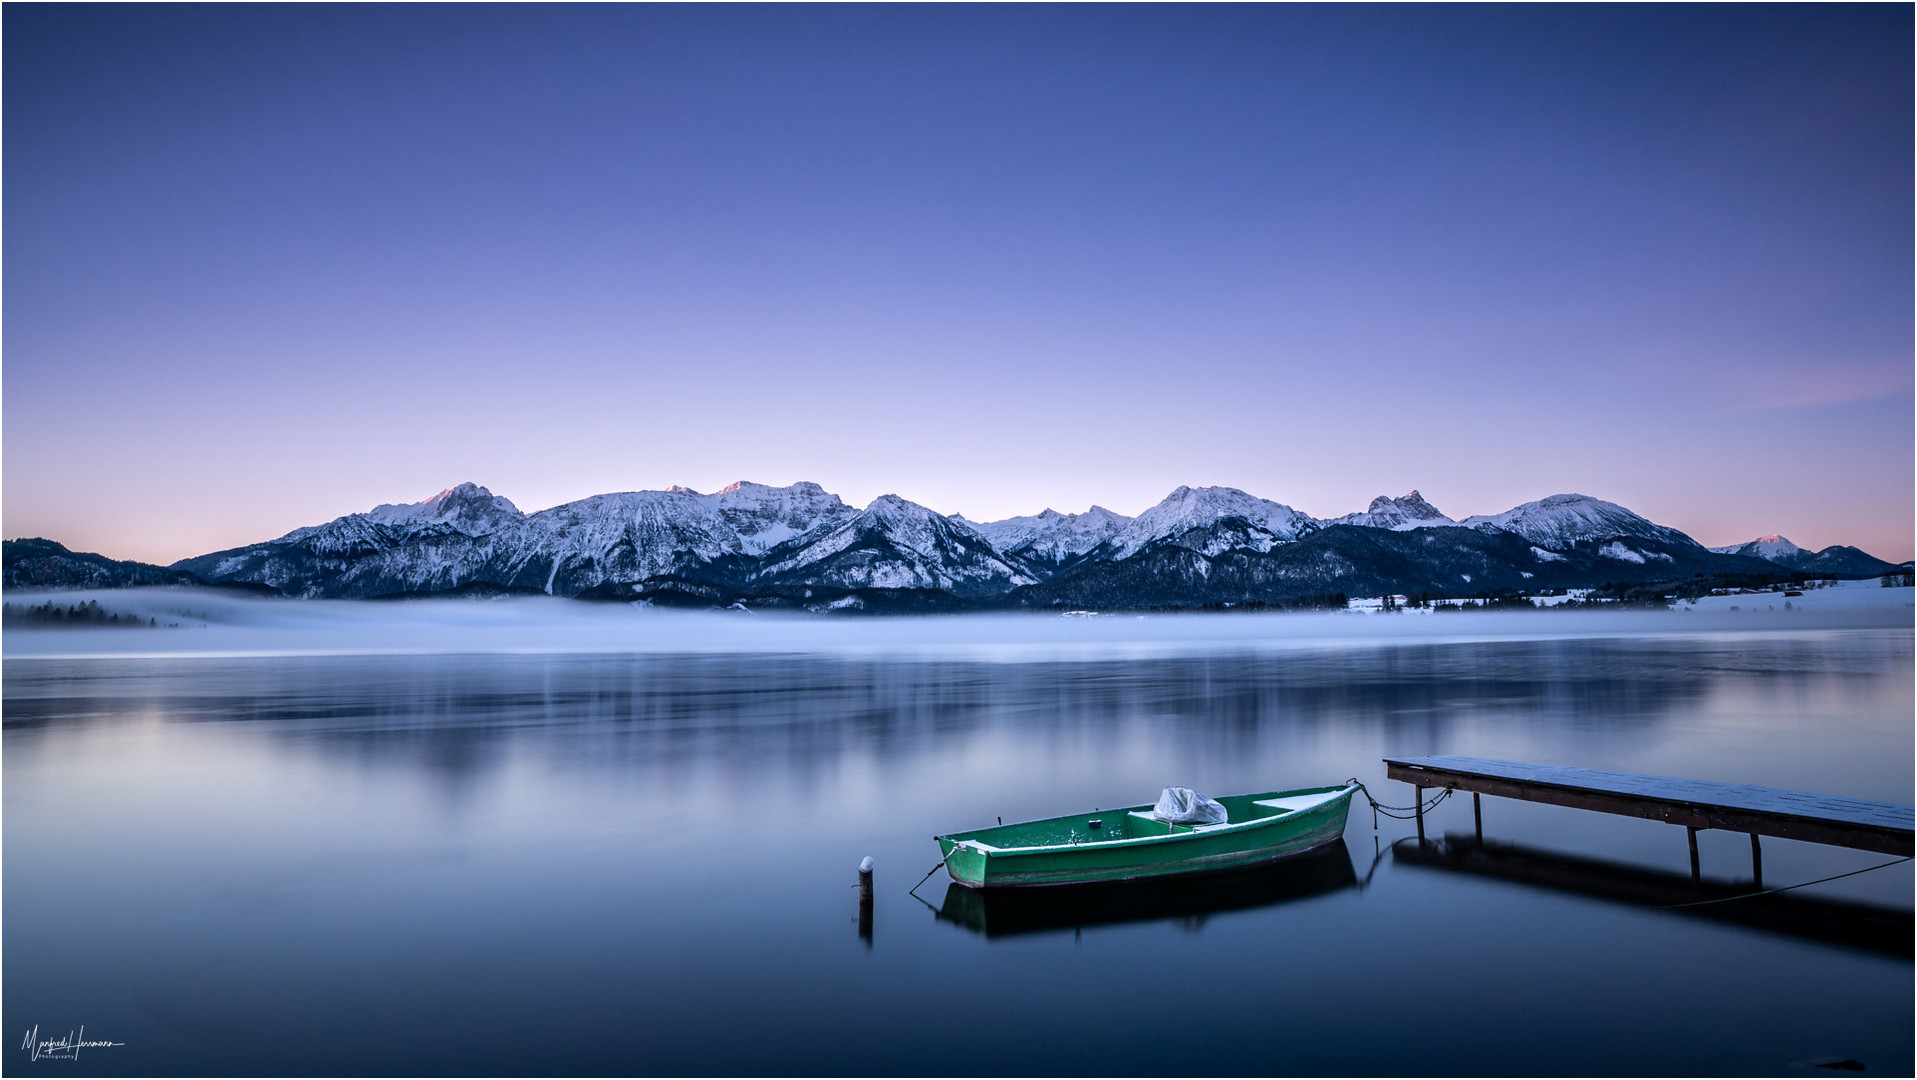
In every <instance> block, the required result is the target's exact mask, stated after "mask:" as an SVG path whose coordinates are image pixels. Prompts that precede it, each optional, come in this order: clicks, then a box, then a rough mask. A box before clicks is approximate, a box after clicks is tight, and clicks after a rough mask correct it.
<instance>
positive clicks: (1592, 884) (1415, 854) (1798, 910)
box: [1391, 833, 1914, 961]
mask: <svg viewBox="0 0 1917 1080" xmlns="http://www.w3.org/2000/svg"><path fill="white" fill-rule="evenodd" d="M1391 861H1392V863H1393V865H1394V866H1395V865H1405V866H1411V867H1418V868H1425V869H1434V870H1445V871H1451V872H1455V873H1463V874H1469V875H1472V876H1474V877H1483V878H1497V879H1500V880H1504V881H1514V882H1518V883H1521V884H1525V885H1533V886H1536V887H1538V888H1541V889H1550V890H1553V891H1556V892H1565V893H1575V894H1577V895H1579V896H1588V897H1593V898H1596V899H1600V900H1610V901H1614V902H1617V903H1621V904H1630V905H1633V906H1636V907H1645V908H1653V909H1663V910H1668V911H1670V912H1671V913H1672V914H1674V915H1683V916H1687V917H1690V918H1694V919H1706V920H1709V921H1712V922H1722V923H1731V924H1735V925H1737V926H1744V927H1748V928H1750V929H1753V930H1762V931H1765V932H1767V933H1773V934H1780V935H1784V936H1786V937H1794V938H1801V939H1803V940H1807V941H1817V942H1822V943H1824V944H1826V945H1838V946H1842V947H1845V948H1851V949H1860V950H1863V951H1865V952H1872V953H1878V954H1880V955H1883V956H1891V957H1896V958H1898V959H1901V960H1905V961H1909V960H1910V959H1911V954H1912V948H1913V944H1914V939H1913V933H1912V923H1913V919H1912V913H1911V912H1910V911H1908V910H1904V909H1901V908H1892V907H1883V906H1879V905H1876V904H1865V903H1858V902H1855V901H1849V900H1832V899H1827V898H1824V897H1819V896H1810V895H1805V894H1802V893H1770V894H1767V895H1762V896H1749V895H1747V894H1749V893H1752V892H1755V891H1757V886H1756V885H1755V884H1753V883H1752V882H1749V881H1739V882H1714V881H1705V882H1703V883H1702V884H1701V885H1696V884H1693V883H1692V881H1691V877H1690V875H1689V874H1688V873H1683V874H1674V873H1667V872H1665V871H1662V870H1652V869H1648V868H1646V867H1642V866H1633V865H1630V864H1628V863H1619V862H1612V861H1609V860H1606V859H1592V858H1586V857H1583V856H1578V855H1566V854H1562V853H1559V852H1554V851H1545V850H1542V849H1538V848H1531V847H1525V846H1523V845H1519V844H1509V843H1501V842H1499V841H1495V840H1480V839H1478V838H1477V837H1475V836H1473V835H1470V834H1467V833H1451V834H1447V835H1446V836H1445V838H1444V839H1443V840H1438V841H1428V842H1426V843H1422V844H1421V843H1419V842H1418V841H1417V840H1415V839H1407V840H1401V841H1399V842H1398V843H1397V844H1394V845H1393V846H1392V848H1391ZM1731 897H1739V899H1730V898H1731ZM1700 900H1717V901H1722V902H1721V903H1707V904H1697V901H1700ZM1678 905H1696V906H1688V907H1686V906H1678Z"/></svg>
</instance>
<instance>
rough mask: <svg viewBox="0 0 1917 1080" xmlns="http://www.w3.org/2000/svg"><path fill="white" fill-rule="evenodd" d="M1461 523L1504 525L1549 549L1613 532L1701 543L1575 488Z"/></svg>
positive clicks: (1668, 541)
mask: <svg viewBox="0 0 1917 1080" xmlns="http://www.w3.org/2000/svg"><path fill="white" fill-rule="evenodd" d="M1460 524H1462V525H1466V526H1470V527H1473V528H1480V529H1482V528H1494V529H1503V530H1505V531H1507V532H1513V533H1517V534H1518V535H1519V536H1522V537H1524V538H1525V539H1527V540H1529V541H1531V542H1532V543H1534V544H1540V545H1543V546H1544V547H1546V548H1552V549H1556V548H1562V547H1565V546H1568V545H1571V544H1576V543H1578V542H1580V541H1584V540H1602V539H1606V538H1610V537H1616V536H1634V537H1639V538H1642V539H1646V540H1656V541H1659V542H1661V543H1666V544H1676V545H1680V546H1683V547H1693V548H1695V547H1701V546H1702V545H1700V544H1698V542H1697V541H1695V540H1693V539H1691V538H1690V537H1688V536H1686V535H1684V534H1683V533H1681V532H1679V531H1678V530H1676V529H1672V528H1669V527H1666V526H1663V525H1657V524H1653V523H1652V522H1651V521H1649V520H1647V519H1645V518H1643V517H1641V516H1639V515H1637V514H1635V513H1633V512H1631V511H1630V510H1627V509H1625V508H1624V507H1622V506H1619V505H1618V504H1616V503H1613V502H1605V501H1604V500H1603V499H1598V498H1593V497H1592V496H1589V495H1580V494H1578V493H1576V492H1565V493H1562V494H1558V495H1547V496H1545V497H1544V498H1542V499H1538V500H1535V501H1533V502H1528V503H1522V504H1520V505H1518V506H1514V507H1512V508H1511V509H1509V510H1506V511H1505V512H1504V513H1502V514H1478V515H1474V516H1472V517H1468V518H1465V519H1464V520H1463V521H1462V522H1460Z"/></svg>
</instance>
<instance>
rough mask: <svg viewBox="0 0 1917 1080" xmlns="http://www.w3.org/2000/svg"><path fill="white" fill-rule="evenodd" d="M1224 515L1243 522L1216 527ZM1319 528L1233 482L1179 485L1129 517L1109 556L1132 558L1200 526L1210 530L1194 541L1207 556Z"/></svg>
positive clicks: (1262, 546)
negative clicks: (1155, 502) (1137, 513)
mask: <svg viewBox="0 0 1917 1080" xmlns="http://www.w3.org/2000/svg"><path fill="white" fill-rule="evenodd" d="M1228 518H1236V519H1238V520H1241V521H1243V522H1245V523H1246V525H1247V526H1248V527H1249V530H1250V531H1249V532H1247V531H1246V530H1245V529H1244V528H1241V527H1233V528H1230V529H1226V530H1223V531H1220V530H1219V529H1217V528H1216V526H1218V525H1219V524H1220V523H1221V522H1224V521H1225V520H1226V519H1228ZM1317 528H1318V522H1317V521H1316V520H1315V519H1313V518H1312V517H1310V516H1309V515H1306V514H1302V513H1299V512H1298V511H1296V510H1293V509H1292V508H1291V507H1289V506H1286V505H1285V504H1284V503H1276V502H1272V501H1271V500H1269V499H1260V498H1258V497H1257V496H1255V495H1248V494H1246V493H1245V492H1243V491H1240V490H1238V489H1237V488H1233V487H1223V486H1218V487H1201V488H1192V487H1186V486H1184V485H1182V484H1181V485H1180V486H1179V487H1177V488H1176V489H1174V490H1173V491H1172V493H1171V494H1170V495H1167V496H1165V497H1164V499H1162V500H1160V501H1159V503H1158V505H1156V506H1154V507H1152V508H1151V509H1149V510H1147V511H1145V512H1144V513H1142V514H1140V515H1138V516H1137V517H1135V518H1133V519H1132V520H1131V522H1130V523H1129V524H1127V525H1126V526H1125V527H1124V529H1123V530H1122V531H1120V532H1119V534H1118V535H1117V536H1116V537H1115V538H1114V540H1113V542H1114V543H1115V544H1116V545H1117V549H1116V551H1115V552H1114V555H1113V557H1114V558H1119V559H1126V558H1130V557H1131V556H1133V555H1135V554H1137V553H1138V552H1140V551H1142V550H1144V549H1145V548H1146V547H1147V546H1149V545H1151V544H1154V543H1157V542H1159V541H1161V540H1171V539H1174V538H1176V537H1180V536H1184V535H1186V534H1188V533H1191V532H1193V531H1194V530H1198V531H1200V532H1205V533H1208V534H1211V535H1207V536H1206V537H1205V538H1203V539H1201V540H1198V541H1196V542H1197V543H1198V545H1199V546H1198V548H1197V549H1196V550H1200V551H1202V552H1203V553H1204V554H1206V555H1215V554H1217V553H1219V552H1221V551H1225V550H1228V549H1230V548H1234V547H1249V548H1252V549H1254V550H1257V551H1270V550H1271V549H1272V547H1273V546H1275V545H1277V544H1282V543H1286V542H1288V541H1292V540H1296V539H1298V538H1299V537H1301V536H1303V535H1305V534H1306V533H1309V532H1312V531H1313V530H1315V529H1317Z"/></svg>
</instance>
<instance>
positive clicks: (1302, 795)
mask: <svg viewBox="0 0 1917 1080" xmlns="http://www.w3.org/2000/svg"><path fill="white" fill-rule="evenodd" d="M1344 793H1345V788H1344V786H1343V785H1339V786H1337V787H1328V788H1302V789H1298V790H1295V791H1268V792H1264V793H1262V794H1257V795H1227V796H1225V797H1223V798H1221V799H1219V800H1218V802H1219V803H1220V804H1221V805H1223V806H1224V808H1225V820H1224V821H1222V822H1219V823H1217V824H1213V825H1179V824H1173V823H1171V822H1166V821H1160V820H1158V819H1157V818H1155V817H1153V816H1152V808H1151V805H1150V804H1146V805H1144V806H1124V807H1118V808H1116V809H1112V810H1103V811H1094V812H1092V813H1088V814H1072V815H1068V816H1066V817H1056V818H1045V819H1043V820H1040V821H1021V822H1018V823H1016V824H1012V825H995V826H993V827H991V828H988V829H974V830H972V831H970V832H962V833H953V834H951V836H949V837H946V839H951V840H965V841H970V842H971V843H972V844H973V845H975V846H978V847H983V848H986V849H987V850H991V849H996V848H1023V847H1052V846H1057V845H1061V844H1090V843H1100V842H1107V841H1112V840H1140V839H1144V838H1146V837H1152V836H1171V835H1174V834H1179V833H1196V832H1207V831H1209V830H1213V829H1223V828H1227V827H1229V826H1232V825H1243V824H1245V823H1247V822H1252V821H1258V820H1262V819H1265V818H1275V817H1280V816H1283V815H1287V814H1296V813H1301V812H1303V811H1306V810H1310V809H1312V808H1314V807H1317V806H1322V805H1324V804H1325V803H1328V802H1332V801H1333V800H1335V799H1337V798H1338V797H1340V796H1341V795H1343V794H1344Z"/></svg>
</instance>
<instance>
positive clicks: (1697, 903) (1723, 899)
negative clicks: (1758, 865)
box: [1663, 855, 1917, 911]
mask: <svg viewBox="0 0 1917 1080" xmlns="http://www.w3.org/2000/svg"><path fill="white" fill-rule="evenodd" d="M1913 857H1917V856H1910V855H1906V856H1904V857H1903V858H1901V859H1892V860H1890V861H1889V862H1887V863H1878V864H1877V865H1876V866H1866V867H1864V868H1863V869H1862V870H1852V871H1850V872H1849V873H1847V874H1832V875H1831V876H1829V877H1823V878H1818V879H1817V880H1816V881H1800V882H1798V883H1797V884H1795V885H1779V886H1778V887H1777V888H1775V889H1763V890H1761V891H1758V892H1747V893H1739V894H1737V895H1736V896H1719V897H1716V898H1715V899H1711V900H1693V901H1691V902H1690V903H1688V904H1665V905H1663V908H1664V910H1666V911H1674V910H1676V909H1678V908H1687V907H1703V906H1704V905H1705V904H1723V903H1728V902H1730V901H1732V900H1749V899H1750V898H1751V897H1753V896H1769V895H1770V894H1772V893H1781V892H1790V891H1791V890H1792V889H1801V888H1803V887H1804V886H1806V885H1822V884H1823V883H1824V882H1826V881H1836V880H1837V879H1838V878H1847V877H1856V876H1857V875H1859V874H1868V873H1870V872H1871V871H1872V870H1882V869H1883V868H1884V867H1886V866H1896V865H1897V864H1898V863H1907V862H1909V861H1910V860H1911V859H1912V858H1913Z"/></svg>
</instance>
